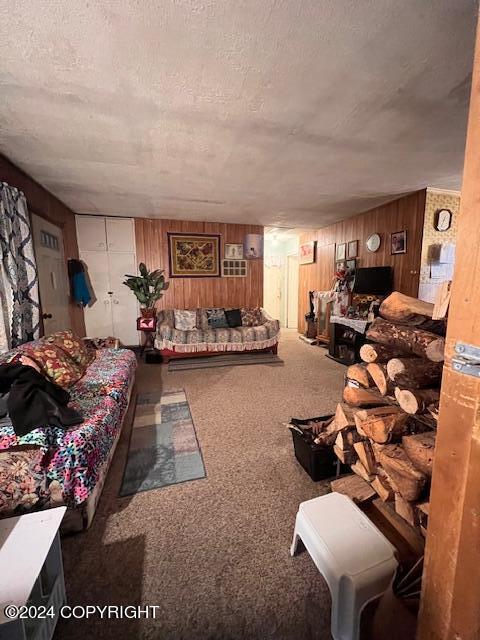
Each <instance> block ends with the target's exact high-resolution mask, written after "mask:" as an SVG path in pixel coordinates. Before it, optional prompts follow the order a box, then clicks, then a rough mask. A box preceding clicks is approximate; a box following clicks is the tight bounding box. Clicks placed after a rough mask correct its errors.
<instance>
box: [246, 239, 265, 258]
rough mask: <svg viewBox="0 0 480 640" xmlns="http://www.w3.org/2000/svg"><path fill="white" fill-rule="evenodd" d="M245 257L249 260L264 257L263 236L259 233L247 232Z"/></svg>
mask: <svg viewBox="0 0 480 640" xmlns="http://www.w3.org/2000/svg"><path fill="white" fill-rule="evenodd" d="M244 257H245V258H248V259H249V260H252V259H255V258H263V236H262V235H260V234H259V233H247V235H246V236H245V244H244Z"/></svg>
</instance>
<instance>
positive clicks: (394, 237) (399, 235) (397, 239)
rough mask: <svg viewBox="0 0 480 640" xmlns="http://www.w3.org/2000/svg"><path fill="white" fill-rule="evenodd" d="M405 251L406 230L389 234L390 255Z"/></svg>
mask: <svg viewBox="0 0 480 640" xmlns="http://www.w3.org/2000/svg"><path fill="white" fill-rule="evenodd" d="M401 253H407V232H406V231H405V230H404V231H395V233H392V234H391V235H390V254H391V255H392V256H394V255H398V254H401Z"/></svg>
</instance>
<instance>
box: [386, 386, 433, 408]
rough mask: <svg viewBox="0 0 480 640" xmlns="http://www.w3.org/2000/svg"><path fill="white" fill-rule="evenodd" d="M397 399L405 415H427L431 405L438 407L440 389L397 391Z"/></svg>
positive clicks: (397, 389)
mask: <svg viewBox="0 0 480 640" xmlns="http://www.w3.org/2000/svg"><path fill="white" fill-rule="evenodd" d="M395 398H396V399H397V402H398V404H399V405H400V406H401V407H402V409H403V410H404V411H405V413H409V414H410V415H415V414H421V413H427V411H428V409H429V407H430V406H431V405H434V406H438V402H439V398H440V391H439V389H420V390H415V391H413V390H411V389H400V387H397V388H396V389H395Z"/></svg>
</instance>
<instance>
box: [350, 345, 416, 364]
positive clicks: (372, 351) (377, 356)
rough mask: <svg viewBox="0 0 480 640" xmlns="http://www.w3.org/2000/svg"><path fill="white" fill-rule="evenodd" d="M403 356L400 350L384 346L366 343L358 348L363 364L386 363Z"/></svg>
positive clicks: (403, 353)
mask: <svg viewBox="0 0 480 640" xmlns="http://www.w3.org/2000/svg"><path fill="white" fill-rule="evenodd" d="M402 356H405V351H403V350H402V349H394V348H393V347H389V346H388V345H386V344H376V343H367V344H363V345H362V346H361V347H360V358H361V359H362V360H363V361H364V362H379V363H381V362H388V361H389V360H391V359H392V358H399V357H402Z"/></svg>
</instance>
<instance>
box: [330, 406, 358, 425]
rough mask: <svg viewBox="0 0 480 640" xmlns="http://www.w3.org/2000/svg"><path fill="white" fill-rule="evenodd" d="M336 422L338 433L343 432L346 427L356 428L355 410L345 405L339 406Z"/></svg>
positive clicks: (336, 411)
mask: <svg viewBox="0 0 480 640" xmlns="http://www.w3.org/2000/svg"><path fill="white" fill-rule="evenodd" d="M334 422H335V429H336V430H337V431H341V429H345V427H354V426H355V419H354V415H353V410H352V409H351V408H350V407H347V406H346V405H344V404H337V408H336V410H335V420H334Z"/></svg>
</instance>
